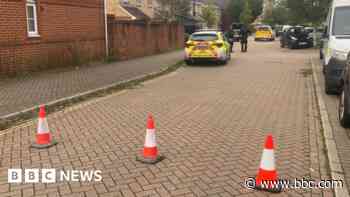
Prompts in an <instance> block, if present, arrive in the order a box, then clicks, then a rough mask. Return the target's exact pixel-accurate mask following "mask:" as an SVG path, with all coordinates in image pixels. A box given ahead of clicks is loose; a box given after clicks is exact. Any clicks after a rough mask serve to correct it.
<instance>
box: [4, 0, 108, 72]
mask: <svg viewBox="0 0 350 197" xmlns="http://www.w3.org/2000/svg"><path fill="white" fill-rule="evenodd" d="M25 5H26V1H25V0H0V73H6V74H9V73H16V72H22V71H26V70H38V69H42V68H48V67H57V66H64V65H72V64H79V63H81V62H85V61H86V62H87V61H92V60H96V59H101V58H102V57H103V56H104V53H105V52H104V46H105V45H104V9H103V1H102V0H84V1H81V0H37V15H38V30H39V34H40V37H38V38H30V37H28V36H27V24H26V7H25Z"/></svg>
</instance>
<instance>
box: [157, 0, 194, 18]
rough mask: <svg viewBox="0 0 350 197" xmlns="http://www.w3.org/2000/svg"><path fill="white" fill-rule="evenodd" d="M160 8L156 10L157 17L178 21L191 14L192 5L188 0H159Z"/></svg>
mask: <svg viewBox="0 0 350 197" xmlns="http://www.w3.org/2000/svg"><path fill="white" fill-rule="evenodd" d="M157 3H158V5H159V8H158V9H157V10H156V11H155V16H156V18H158V19H160V20H164V21H178V20H179V19H180V18H182V17H187V16H189V13H190V11H191V5H190V4H189V2H188V0H157Z"/></svg>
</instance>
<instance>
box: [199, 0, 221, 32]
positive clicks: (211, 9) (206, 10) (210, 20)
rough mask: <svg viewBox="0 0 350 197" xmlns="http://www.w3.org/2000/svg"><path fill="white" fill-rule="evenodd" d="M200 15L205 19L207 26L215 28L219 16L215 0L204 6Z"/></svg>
mask: <svg viewBox="0 0 350 197" xmlns="http://www.w3.org/2000/svg"><path fill="white" fill-rule="evenodd" d="M200 17H201V18H202V19H203V20H204V21H205V23H206V25H207V27H209V28H213V27H214V26H216V25H217V23H218V20H219V18H218V15H217V10H216V7H215V4H214V2H213V1H210V2H209V3H208V4H207V5H206V6H204V7H203V8H202V13H201V15H200Z"/></svg>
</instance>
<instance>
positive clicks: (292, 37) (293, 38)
mask: <svg viewBox="0 0 350 197" xmlns="http://www.w3.org/2000/svg"><path fill="white" fill-rule="evenodd" d="M290 38H291V39H292V40H294V41H296V40H298V39H297V38H296V37H294V36H291V37H290Z"/></svg>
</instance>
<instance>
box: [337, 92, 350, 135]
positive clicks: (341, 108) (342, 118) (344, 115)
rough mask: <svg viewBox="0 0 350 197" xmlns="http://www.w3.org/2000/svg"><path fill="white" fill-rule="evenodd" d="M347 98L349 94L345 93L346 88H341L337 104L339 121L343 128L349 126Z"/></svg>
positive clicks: (349, 116)
mask: <svg viewBox="0 0 350 197" xmlns="http://www.w3.org/2000/svg"><path fill="white" fill-rule="evenodd" d="M348 99H349V95H348V94H347V91H346V88H343V91H342V93H341V95H340V98H339V105H338V117H339V122H340V124H341V125H342V126H343V127H344V128H349V127H350V114H349V113H348V111H349V106H348V104H347V103H348Z"/></svg>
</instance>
